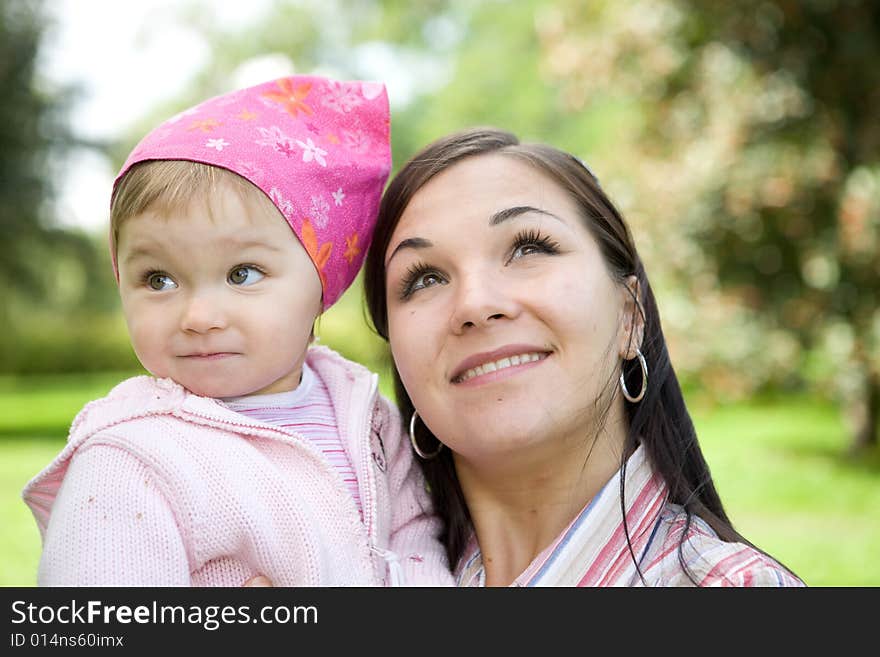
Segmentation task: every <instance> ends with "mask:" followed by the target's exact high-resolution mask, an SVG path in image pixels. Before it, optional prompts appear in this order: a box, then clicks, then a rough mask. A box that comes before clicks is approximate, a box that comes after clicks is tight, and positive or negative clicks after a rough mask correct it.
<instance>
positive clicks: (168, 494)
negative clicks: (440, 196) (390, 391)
mask: <svg viewBox="0 0 880 657" xmlns="http://www.w3.org/2000/svg"><path fill="white" fill-rule="evenodd" d="M390 159H391V158H390V146H389V111H388V98H387V94H386V91H385V88H384V86H383V85H382V84H379V83H371V82H360V81H335V80H330V79H326V78H321V77H314V76H294V77H288V78H282V79H279V80H275V81H271V82H266V83H264V84H261V85H257V86H255V87H251V88H248V89H243V90H240V91H236V92H233V93H229V94H226V95H223V96H218V97H216V98H212V99H210V100H207V101H205V102H203V103H201V104H199V105H197V106H195V107H193V108H192V109H189V110H187V111H185V112H183V113H181V114H179V115H177V116H175V117H174V118H172V119H169V120H168V121H166V122H165V123H163V124H161V125H160V126H158V127H157V128H156V129H154V130H153V131H152V132H151V133H149V134H148V135H147V136H146V137H145V138H144V139H143V140H142V141H141V142H140V144H138V146H137V147H136V148H135V149H134V151H133V152H132V153H131V155H130V156H129V157H128V160H127V161H126V162H125V164H124V166H123V167H122V170H121V172H120V174H119V176H118V177H117V179H116V182H115V184H114V189H113V195H112V200H111V236H110V240H111V252H112V255H113V263H114V269H115V273H116V276H117V280H118V283H119V292H120V296H121V299H122V308H123V312H124V314H125V318H126V322H127V325H128V329H129V333H130V336H131V340H132V345H133V347H134V350H135V353H136V354H137V356H138V359H139V360H140V362H141V363H142V364H143V366H144V368H145V369H147V370H148V371H149V372H150V373H151V374H152V375H153V376H152V377H148V376H140V377H135V378H132V379H129V380H127V381H124V382H123V383H121V384H119V385H118V386H116V387H115V388H114V389H113V390H112V391H111V392H110V393H109V394H108V395H107V396H106V397H105V398H103V399H100V400H97V401H93V402H91V403H89V404H88V405H86V407H85V408H84V409H83V410H82V411H81V412H80V413H79V415H78V416H77V418H76V419H75V420H74V422H73V425H72V427H71V431H70V436H69V439H68V444H67V446H66V448H65V449H64V450H63V451H62V452H61V453H60V454H59V456H58V457H57V458H55V460H54V461H53V462H52V463H51V464H50V465H49V466H48V467H47V468H46V469H45V470H43V471H42V472H41V473H39V474H38V475H37V476H36V477H35V478H34V479H33V480H32V481H31V482H30V483H28V485H27V486H26V487H25V489H24V492H23V497H24V500H25V502H26V503H27V504H28V505H29V506H30V508H31V510H32V511H33V513H34V517H35V518H36V521H37V524H38V525H39V529H40V533H41V536H42V540H43V552H42V556H41V560H40V566H39V573H38V584H40V585H44V586H80V585H86V586H190V585H192V586H241V585H242V584H244V583H245V582H246V581H247V580H248V579H250V578H251V577H253V576H255V575H264V576H266V577H268V578H269V579H270V580H271V581H272V582H273V584H274V585H276V586H347V585H357V586H371V585H383V584H386V585H388V584H390V585H401V584H405V585H447V584H451V583H452V579H451V575H450V574H449V572H448V567H447V564H446V559H445V556H444V555H445V552H444V549H443V547H442V545H441V544H440V543H439V542H438V541H437V538H436V537H437V534H438V533H439V531H440V525H439V523H438V522H437V520H436V519H435V518H434V517H433V516H432V514H431V512H430V502H429V498H428V496H427V493H426V491H425V488H424V483H423V480H422V479H421V475H420V474H418V469H417V468H414V467H413V458H412V453H411V451H410V449H409V445H408V444H407V442H406V439H405V436H406V434H405V433H403V432H402V428H401V422H400V418H399V414H398V412H397V410H396V409H395V408H394V407H393V406H392V405H391V404H390V403H389V402H388V401H387V400H386V399H384V398H383V397H382V396H381V395H380V394H379V393H378V391H377V377H376V375H375V374H372V373H371V372H369V371H367V370H366V369H365V368H364V367H362V366H359V365H357V364H355V363H352V362H349V361H347V360H345V359H344V358H342V357H341V356H340V355H338V354H336V353H334V352H333V351H331V350H329V349H327V348H325V347H311V348H310V347H309V345H310V343H311V340H312V337H313V332H312V331H313V326H314V321H315V319H316V317H317V315H318V314H319V313H320V312H322V311H323V310H326V309H327V308H329V307H330V306H331V305H332V304H333V303H334V302H335V301H336V300H337V299H338V298H339V296H340V295H341V294H342V293H343V292H344V291H345V290H346V288H347V287H348V286H349V285H350V284H351V282H352V280H353V279H354V278H355V276H356V274H357V272H358V270H359V269H360V266H361V264H362V261H363V257H364V253H365V251H366V248H367V246H368V244H369V242H370V240H371V237H372V230H373V226H374V224H375V221H376V213H377V209H378V204H379V198H380V195H381V192H382V187H383V185H384V183H385V181H386V179H387V177H388V173H389V169H390ZM291 229H292V230H291ZM402 437H403V439H402Z"/></svg>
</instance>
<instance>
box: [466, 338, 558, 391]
mask: <svg viewBox="0 0 880 657" xmlns="http://www.w3.org/2000/svg"><path fill="white" fill-rule="evenodd" d="M549 355H550V352H548V351H546V350H544V349H540V348H537V347H530V346H528V345H508V346H506V347H502V348H500V349H495V350H494V351H491V352H483V353H479V354H474V355H473V356H469V357H468V358H466V359H464V360H463V361H462V362H461V363H460V364H459V365H458V367H456V369H455V374H454V375H453V377H452V379H451V382H452V383H453V384H455V385H471V386H478V385H483V384H487V383H494V382H495V381H500V380H503V379H507V378H509V377H512V376H516V375H518V374H520V373H522V372H524V371H526V370H528V369H531V368H533V367H537V366H538V365H540V364H541V363H542V362H543V361H544V360H545V359H546V358H547V357H548V356H549Z"/></svg>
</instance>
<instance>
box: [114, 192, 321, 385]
mask: <svg viewBox="0 0 880 657" xmlns="http://www.w3.org/2000/svg"><path fill="white" fill-rule="evenodd" d="M117 259H118V263H119V289H120V295H121V297H122V308H123V312H124V313H125V320H126V322H127V324H128V330H129V333H130V335H131V341H132V345H133V347H134V350H135V353H136V354H137V357H138V358H139V359H140V361H141V363H142V364H143V366H144V367H145V368H146V369H147V370H148V371H149V372H150V373H151V374H153V375H154V376H157V377H170V378H171V379H173V380H175V381H177V382H178V383H180V384H181V385H183V386H184V387H186V388H188V389H189V390H191V391H192V392H194V393H196V394H198V395H203V396H206V397H233V396H241V395H249V394H262V393H271V392H283V391H287V390H293V389H294V388H295V387H296V386H297V385H298V384H299V379H300V373H301V370H302V364H303V360H304V359H305V354H306V349H307V347H308V344H309V338H310V335H311V330H312V326H313V324H314V320H315V317H316V316H317V315H318V313H319V312H320V309H321V282H320V279H319V278H318V273H317V271H316V270H315V267H314V265H313V264H312V261H311V260H310V259H309V256H308V254H307V253H306V251H305V249H304V248H303V246H302V244H300V242H299V240H298V239H297V237H296V235H295V234H294V233H293V231H292V230H291V229H290V227H289V226H288V225H287V222H286V221H285V220H284V218H283V217H282V216H281V215H280V213H278V212H277V211H275V210H274V209H271V208H266V207H264V206H263V205H261V204H259V203H257V202H253V201H249V200H246V199H243V198H242V197H241V196H240V195H239V194H237V193H236V192H235V191H233V190H231V189H227V188H226V187H225V186H221V187H220V189H219V190H218V192H217V193H216V194H214V195H213V196H212V197H211V198H210V199H209V200H208V201H202V200H201V199H197V200H195V201H193V202H192V203H191V204H190V206H189V207H188V208H187V210H186V211H185V212H180V213H176V214H173V215H172V216H165V215H157V214H155V213H152V212H149V211H148V212H145V213H143V214H140V215H137V216H135V217H131V218H129V219H127V220H126V221H125V222H123V224H122V226H121V227H120V230H119V239H118V243H117Z"/></svg>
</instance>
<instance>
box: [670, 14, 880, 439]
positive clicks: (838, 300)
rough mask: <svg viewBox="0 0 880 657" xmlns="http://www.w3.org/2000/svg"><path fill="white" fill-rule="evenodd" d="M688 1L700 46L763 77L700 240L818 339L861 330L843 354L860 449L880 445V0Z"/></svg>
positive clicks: (687, 25) (723, 270) (744, 284)
mask: <svg viewBox="0 0 880 657" xmlns="http://www.w3.org/2000/svg"><path fill="white" fill-rule="evenodd" d="M685 11H686V12H687V16H688V18H687V20H686V21H685V22H684V24H683V29H684V30H685V34H686V35H687V38H689V40H690V42H691V44H692V46H693V47H694V48H695V49H696V50H697V51H698V52H699V51H700V50H706V49H708V48H717V47H719V44H721V47H726V48H728V49H729V50H730V52H732V53H734V54H735V56H737V57H739V58H741V59H742V60H743V61H745V62H746V63H748V65H749V66H750V67H751V70H752V72H753V73H752V74H753V75H754V76H755V78H756V80H757V81H758V84H759V93H758V94H756V96H755V97H754V99H753V100H752V103H751V111H750V112H749V113H748V114H747V115H746V117H745V119H744V121H743V122H742V124H741V126H740V130H739V134H738V138H739V140H740V153H739V156H738V160H739V161H738V163H737V165H736V166H735V167H733V168H732V169H731V175H729V176H727V177H726V178H725V179H724V180H721V181H719V184H717V185H715V186H713V187H712V188H710V189H709V190H708V196H707V198H708V202H709V204H710V207H712V208H713V209H714V210H715V211H716V212H717V213H718V214H717V216H719V217H725V220H723V221H719V222H716V223H715V225H713V226H712V227H711V230H707V231H705V232H704V233H703V234H702V235H701V236H700V237H701V238H702V239H701V240H700V243H701V244H702V245H703V246H704V248H705V249H706V251H707V252H708V253H709V254H710V255H711V257H712V258H713V259H714V260H715V261H716V262H717V263H718V272H719V274H720V277H721V280H722V282H724V283H725V284H727V285H733V286H739V287H740V289H741V290H742V293H743V295H744V296H745V297H746V298H747V299H748V300H749V302H750V303H751V304H752V305H753V307H755V308H757V309H759V310H760V311H761V312H764V313H772V314H773V316H774V317H775V318H776V320H777V321H778V322H779V323H780V324H781V325H783V326H785V327H787V328H789V329H791V330H792V331H794V332H795V333H796V335H798V336H799V338H800V340H801V341H802V343H803V344H805V345H806V346H812V345H813V344H815V343H816V342H817V341H819V340H821V339H823V338H824V337H826V336H827V335H828V334H829V328H836V329H841V330H842V331H843V332H844V334H845V335H847V338H848V341H849V342H850V343H851V348H850V350H849V351H850V354H849V358H846V357H845V356H844V357H839V358H840V362H838V363H836V365H837V366H838V367H839V368H841V370H842V371H844V372H845V373H847V374H849V375H851V380H852V381H853V383H855V386H853V387H854V388H855V389H854V390H853V392H854V393H855V394H853V395H852V397H851V401H852V402H853V405H852V409H853V415H854V417H853V419H854V422H855V435H854V439H853V448H854V449H860V448H864V447H867V446H870V445H876V444H877V433H878V429H880V340H878V329H880V313H878V305H880V304H878V302H880V67H878V66H877V65H876V62H878V61H880V4H878V3H877V2H875V1H873V0H834V1H831V0H829V1H826V0H821V1H820V0H811V1H807V2H794V1H792V0H776V1H773V2H769V1H767V0H749V1H747V2H738V3H736V4H735V5H734V4H732V3H712V4H707V3H699V2H691V3H688V4H687V5H686V6H685ZM686 79H687V78H684V80H686ZM684 80H683V81H684ZM676 87H678V85H675V86H670V89H674V92H673V93H680V89H681V88H680V87H678V88H676Z"/></svg>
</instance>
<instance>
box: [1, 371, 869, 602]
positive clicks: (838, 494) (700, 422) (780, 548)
mask: <svg viewBox="0 0 880 657" xmlns="http://www.w3.org/2000/svg"><path fill="white" fill-rule="evenodd" d="M122 378H123V375H120V374H102V375H92V376H70V377H51V378H49V377H41V378H39V379H37V378H28V379H23V380H13V379H6V378H0V523H2V527H3V530H4V532H3V533H4V536H3V540H2V542H0V585H2V586H31V585H33V584H34V583H35V574H36V569H37V563H38V561H39V553H40V536H39V533H38V531H37V528H36V524H35V523H34V520H33V518H32V516H31V513H30V510H29V509H28V508H27V507H26V506H25V505H24V503H23V502H22V501H21V496H20V495H21V489H22V487H23V486H24V485H25V484H26V483H27V481H28V480H29V479H30V478H31V477H32V476H33V475H34V474H36V473H37V472H38V471H39V470H40V469H41V468H42V467H43V466H45V465H46V464H47V463H48V462H49V461H50V460H51V459H52V458H53V457H54V456H55V455H56V454H57V453H58V452H59V451H60V450H61V448H62V447H63V445H64V441H65V436H66V433H67V428H68V426H69V425H70V422H71V420H72V419H73V417H74V415H75V414H76V413H77V411H79V409H80V408H81V407H82V405H83V404H84V403H85V402H86V401H88V400H90V399H94V398H96V397H100V396H101V395H103V394H105V393H106V392H107V391H108V390H109V389H110V388H111V387H112V386H113V385H114V384H115V383H116V382H118V381H119V380H121V379H122ZM386 392H387V389H386ZM693 415H694V421H695V424H696V425H697V430H698V433H699V435H700V439H701V442H702V445H703V450H704V452H705V454H706V459H707V460H708V461H709V464H710V466H711V468H712V473H713V476H714V477H715V481H716V485H717V487H718V490H719V492H720V494H721V497H722V499H723V500H724V502H725V505H726V507H727V511H728V514H729V515H730V517H731V519H732V520H733V522H734V524H735V525H736V527H737V529H739V531H740V532H741V533H742V534H743V535H745V536H746V537H747V538H749V539H750V540H751V541H752V542H754V543H755V544H756V545H758V546H759V547H761V548H762V549H764V550H766V551H767V552H769V553H770V554H772V555H774V556H775V557H777V558H778V559H780V560H781V561H783V562H784V563H785V564H787V565H788V566H789V567H790V568H792V569H793V570H794V571H795V572H796V573H798V574H799V575H800V576H801V577H802V578H803V579H804V580H805V581H806V582H807V583H808V584H810V585H812V586H878V585H880V560H878V559H876V558H875V557H876V555H878V554H880V522H878V519H880V516H878V511H877V509H880V486H878V485H877V480H878V475H880V458H878V456H877V455H876V454H875V455H873V456H871V457H865V458H862V459H859V460H854V459H851V458H848V457H847V456H846V447H847V444H848V439H847V435H846V431H845V428H844V426H843V423H842V421H841V419H840V415H839V413H838V412H837V410H836V409H835V408H834V407H833V406H831V405H830V404H828V403H825V402H821V401H817V400H814V399H809V398H803V397H792V398H784V399H781V400H775V401H751V402H748V403H738V404H731V405H727V406H717V407H699V408H694V409H693Z"/></svg>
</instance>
